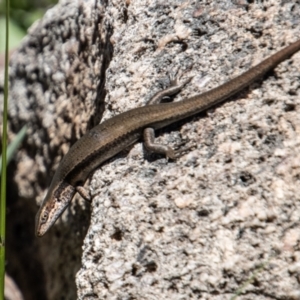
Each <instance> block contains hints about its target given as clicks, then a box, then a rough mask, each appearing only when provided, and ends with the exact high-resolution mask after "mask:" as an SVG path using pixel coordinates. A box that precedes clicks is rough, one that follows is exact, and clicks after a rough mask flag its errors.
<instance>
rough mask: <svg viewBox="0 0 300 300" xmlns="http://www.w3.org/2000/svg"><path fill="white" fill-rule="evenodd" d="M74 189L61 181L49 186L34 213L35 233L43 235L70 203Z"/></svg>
mask: <svg viewBox="0 0 300 300" xmlns="http://www.w3.org/2000/svg"><path fill="white" fill-rule="evenodd" d="M75 193H76V189H75V188H74V187H73V186H72V185H70V184H68V183H66V182H61V183H60V184H59V185H58V186H57V187H56V188H53V187H52V186H50V188H49V191H48V193H47V194H46V197H45V198H44V201H43V203H42V205H41V207H40V209H39V211H38V213H37V215H36V219H35V234H36V236H42V235H44V234H45V233H46V232H47V231H48V230H49V228H50V227H51V226H52V225H53V224H54V223H55V221H56V220H57V219H58V218H59V217H60V215H61V214H62V213H63V212H64V210H65V209H66V208H67V206H68V205H69V204H70V202H71V200H72V198H73V197H74V195H75Z"/></svg>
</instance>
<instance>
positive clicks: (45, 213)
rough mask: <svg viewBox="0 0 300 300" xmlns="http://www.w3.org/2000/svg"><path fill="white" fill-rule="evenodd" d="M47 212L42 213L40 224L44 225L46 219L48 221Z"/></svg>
mask: <svg viewBox="0 0 300 300" xmlns="http://www.w3.org/2000/svg"><path fill="white" fill-rule="evenodd" d="M48 215H49V214H48V211H46V210H45V211H44V213H43V216H42V218H41V223H42V224H44V223H46V221H47V219H48Z"/></svg>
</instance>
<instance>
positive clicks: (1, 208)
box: [0, 0, 9, 299]
mask: <svg viewBox="0 0 300 300" xmlns="http://www.w3.org/2000/svg"><path fill="white" fill-rule="evenodd" d="M8 23H9V0H6V28H5V38H6V44H5V70H4V102H3V125H2V126H3V132H2V166H3V168H2V170H1V199H0V299H4V277H5V230H6V148H7V102H8V33H9V28H8ZM3 149H4V150H3Z"/></svg>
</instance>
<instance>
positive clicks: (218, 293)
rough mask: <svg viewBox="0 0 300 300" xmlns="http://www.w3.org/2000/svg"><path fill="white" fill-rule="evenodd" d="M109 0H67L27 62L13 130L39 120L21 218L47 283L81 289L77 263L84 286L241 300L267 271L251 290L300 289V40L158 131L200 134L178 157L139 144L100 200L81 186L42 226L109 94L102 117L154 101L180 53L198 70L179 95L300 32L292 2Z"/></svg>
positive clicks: (21, 169)
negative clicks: (41, 214) (46, 205)
mask: <svg viewBox="0 0 300 300" xmlns="http://www.w3.org/2000/svg"><path fill="white" fill-rule="evenodd" d="M108 2H109V3H106V2H105V1H102V2H101V1H78V2H77V1H62V2H61V3H60V5H58V6H56V7H55V8H53V9H51V10H50V11H49V12H48V13H47V14H46V16H45V17H44V18H43V20H41V21H40V22H39V23H37V24H35V26H34V27H32V28H31V30H30V32H29V34H28V36H27V37H26V39H25V40H24V42H23V45H22V47H21V48H20V49H19V50H18V52H17V53H16V54H15V55H14V57H13V60H12V69H11V97H12V101H11V107H10V120H11V129H12V131H13V132H16V131H17V130H18V129H19V128H20V126H21V125H22V124H24V123H28V126H29V134H28V139H27V140H26V143H25V144H24V147H23V148H22V150H21V151H20V153H19V154H18V156H17V159H16V165H15V167H16V169H15V176H14V181H13V183H14V184H15V185H17V189H15V190H14V193H15V194H16V191H17V192H18V195H16V196H15V197H16V198H14V199H15V201H16V204H14V206H12V208H14V209H11V211H10V214H16V213H15V211H18V210H16V209H19V215H20V211H21V210H22V216H21V217H20V220H18V221H16V220H15V221H14V222H15V223H13V225H11V226H12V228H13V229H14V230H12V231H13V232H17V233H16V234H18V236H20V235H21V236H22V237H23V239H24V240H26V242H27V244H28V245H27V246H26V247H25V249H26V250H27V252H26V258H27V260H28V261H29V260H30V258H29V257H31V256H32V261H34V263H35V265H36V266H37V267H38V270H39V274H40V276H38V278H37V279H36V278H35V280H36V281H38V286H39V287H40V290H41V291H40V292H41V293H44V294H43V297H45V299H74V298H75V293H76V292H75V286H74V281H75V278H74V274H75V273H76V272H77V271H78V272H77V276H76V284H77V288H78V290H77V295H78V298H79V299H200V298H201V299H230V297H232V296H233V295H234V293H235V292H236V291H237V290H238V289H239V288H240V287H241V286H242V285H243V284H244V283H245V282H246V281H247V280H248V279H249V278H251V276H252V275H253V274H255V277H254V279H253V280H252V281H251V283H249V284H247V285H246V286H245V287H244V288H243V289H242V293H243V295H242V296H241V297H240V299H254V298H255V299H272V298H275V299H300V292H299V291H300V284H299V282H300V280H299V278H300V251H299V241H300V234H299V228H298V227H299V220H300V204H299V203H300V202H299V200H300V199H299V198H300V196H299V193H297V191H298V186H299V180H300V163H299V161H300V156H299V153H300V151H299V150H300V139H299V133H300V117H299V116H300V112H299V110H300V106H299V105H300V100H299V76H300V53H298V54H295V55H294V56H293V57H292V58H291V59H290V60H287V61H285V62H283V63H282V64H280V65H279V66H278V67H277V68H276V69H275V71H274V72H271V74H269V75H270V76H266V77H265V78H264V79H265V80H263V81H261V82H258V83H256V84H253V85H252V86H251V87H250V88H249V89H246V90H245V91H244V92H242V93H240V94H239V95H237V96H235V97H233V98H232V101H228V102H226V103H225V104H223V105H220V106H218V107H217V108H214V109H210V110H209V111H208V112H206V113H203V114H201V115H199V116H196V117H194V118H190V119H188V120H185V121H183V122H180V124H175V125H173V126H170V127H169V128H167V129H164V130H161V131H160V132H158V134H157V135H158V140H159V141H160V142H162V143H169V144H171V145H173V147H176V145H179V144H180V143H182V142H183V140H185V141H184V142H185V143H186V144H187V145H191V146H192V145H194V146H195V147H194V150H191V151H190V152H188V153H187V154H185V155H183V156H182V157H181V158H180V159H178V160H177V161H167V160H166V158H164V157H160V156H157V155H151V154H149V153H146V152H145V151H144V150H143V147H142V144H141V143H138V144H136V145H134V146H133V147H131V148H130V149H128V151H127V152H126V151H124V152H123V153H121V154H120V155H119V156H117V157H116V158H114V159H112V160H111V161H110V162H108V163H106V164H104V165H103V166H102V167H101V168H99V170H98V171H97V172H95V174H94V175H93V177H92V180H91V182H90V184H89V185H87V186H89V187H90V190H91V193H92V195H93V202H92V206H91V212H89V209H88V206H85V205H83V204H82V201H81V200H75V201H73V202H74V204H73V206H72V207H71V208H70V209H69V210H68V211H67V212H66V213H65V214H64V216H63V218H62V221H61V222H59V223H58V224H57V225H56V226H55V227H54V228H53V229H52V230H51V231H50V232H49V233H47V235H46V236H45V237H44V238H42V239H40V240H39V241H37V240H36V239H34V238H33V236H32V232H33V213H35V212H36V208H35V205H34V203H35V202H34V199H37V202H40V200H41V199H42V196H43V192H44V191H45V190H46V188H47V185H48V184H49V182H50V180H51V176H52V174H53V172H54V170H55V168H56V167H57V164H58V162H59V160H60V158H61V156H62V155H63V154H65V153H66V152H67V150H68V148H69V145H70V144H72V143H73V142H74V141H75V140H76V139H77V138H79V137H80V136H81V135H82V134H83V133H84V132H85V131H86V130H87V129H88V128H91V127H92V126H93V125H94V124H95V123H97V122H98V121H99V119H100V118H101V112H102V111H103V103H104V101H105V104H106V109H105V111H104V115H103V119H106V118H109V117H111V116H114V115H116V114H118V113H120V112H123V111H126V110H128V109H130V108H134V107H137V106H141V105H144V104H145V103H146V101H147V100H148V99H149V97H150V96H151V95H153V94H154V93H155V92H156V91H158V90H160V89H161V88H162V87H163V86H164V85H165V84H166V82H167V74H168V72H174V70H176V69H177V68H178V67H180V68H181V69H182V70H184V71H186V72H187V73H186V74H187V76H189V75H194V78H193V81H192V82H191V83H190V84H189V85H188V86H187V87H186V88H185V89H184V91H182V93H180V95H178V96H177V97H176V99H175V101H180V100H182V98H184V97H187V96H191V95H193V94H195V93H199V92H202V91H204V90H207V89H209V88H211V87H215V86H217V85H219V84H220V83H223V82H224V81H227V80H229V79H230V78H232V77H234V76H236V75H238V74H240V73H242V72H243V71H245V70H247V69H249V68H250V67H251V66H252V65H254V64H256V63H258V62H260V61H261V60H262V59H263V58H264V57H266V56H268V55H270V54H272V53H274V52H275V51H277V50H279V49H280V48H282V47H283V46H285V45H287V44H289V43H290V42H292V41H295V40H296V39H297V38H299V37H300V24H299V23H300V22H299V20H300V9H299V6H298V5H294V4H292V3H290V1H285V2H284V1H282V2H281V3H279V1H266V2H264V3H259V4H256V3H252V4H248V3H247V2H246V1H243V0H241V1H201V3H199V1H176V0H172V1H157V0H153V1H151V0H149V1H124V2H123V1H108ZM112 47H113V52H112ZM110 60H111V61H110ZM108 63H109V67H108V69H107V70H106V68H107V65H108ZM105 70H106V78H105V76H104V71H105ZM104 83H105V89H106V93H107V94H106V97H104V96H105V93H104V90H103V86H104ZM100 108H101V109H100ZM16 199H18V200H16ZM25 208H26V211H25ZM29 208H30V209H29ZM27 211H29V212H28V213H27ZM25 212H26V217H25V216H23V214H25ZM90 214H91V220H90V223H89V221H88V218H89V215H90ZM28 218H30V219H29V220H28ZM12 219H14V218H12ZM21 220H23V221H22V222H21ZM16 222H17V225H18V226H17V225H16ZM18 222H19V223H18ZM89 224H90V225H89ZM87 226H89V228H88V230H87ZM18 228H19V229H20V228H21V231H18V230H17V229H18ZM84 236H85V238H84ZM25 238H26V239H25ZM16 239H17V238H16V237H15V236H13V237H11V240H12V242H11V243H12V244H13V242H14V243H16V241H15V240H16ZM83 239H84V245H83V253H82V261H81V262H80V261H79V260H80V255H81V253H80V251H81V249H80V245H81V242H82V240H83ZM18 242H19V241H18ZM30 247H31V248H30ZM32 247H35V248H34V249H35V252H34V253H32V252H30V251H29V249H32ZM19 252H20V251H19ZM16 255H18V256H21V254H20V253H17V254H16ZM8 263H9V264H13V263H12V259H11V260H9V261H8ZM22 263H23V261H22V260H21V261H20V262H19V265H17V266H16V267H15V268H21V269H22V266H23V268H26V267H24V265H22ZM262 263H265V265H264V268H263V269H260V265H261V264H262ZM20 265H21V267H20ZM25 266H26V264H25ZM25 270H26V269H25ZM23 272H24V270H23ZM11 273H13V272H11ZM15 273H16V272H15ZM28 273H29V274H31V276H33V274H34V271H33V270H29V271H28V269H27V274H28ZM27 276H28V275H27ZM22 280H23V282H24V280H25V281H26V280H27V281H29V282H27V284H30V276H28V278H25V279H24V278H23V279H22V278H21V279H20V278H19V279H18V280H17V282H19V285H20V286H21V284H20V282H22ZM27 299H31V298H29V296H28V298H27ZM32 299H34V298H32ZM35 299H36V298H35Z"/></svg>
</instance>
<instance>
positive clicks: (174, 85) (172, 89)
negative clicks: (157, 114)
mask: <svg viewBox="0 0 300 300" xmlns="http://www.w3.org/2000/svg"><path fill="white" fill-rule="evenodd" d="M177 74H178V72H176V73H175V74H169V81H170V84H169V86H168V87H167V88H165V89H163V90H161V91H159V92H157V93H156V94H155V95H154V96H153V97H151V99H150V100H149V101H148V102H147V105H152V104H158V103H160V102H161V101H162V100H163V98H166V97H168V96H171V95H174V94H176V93H178V92H180V91H181V90H182V89H183V88H184V86H185V85H186V84H188V83H189V82H190V81H191V80H192V79H193V77H192V76H191V77H187V78H185V79H184V80H183V81H182V82H179V78H181V77H182V74H180V75H178V76H177Z"/></svg>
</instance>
